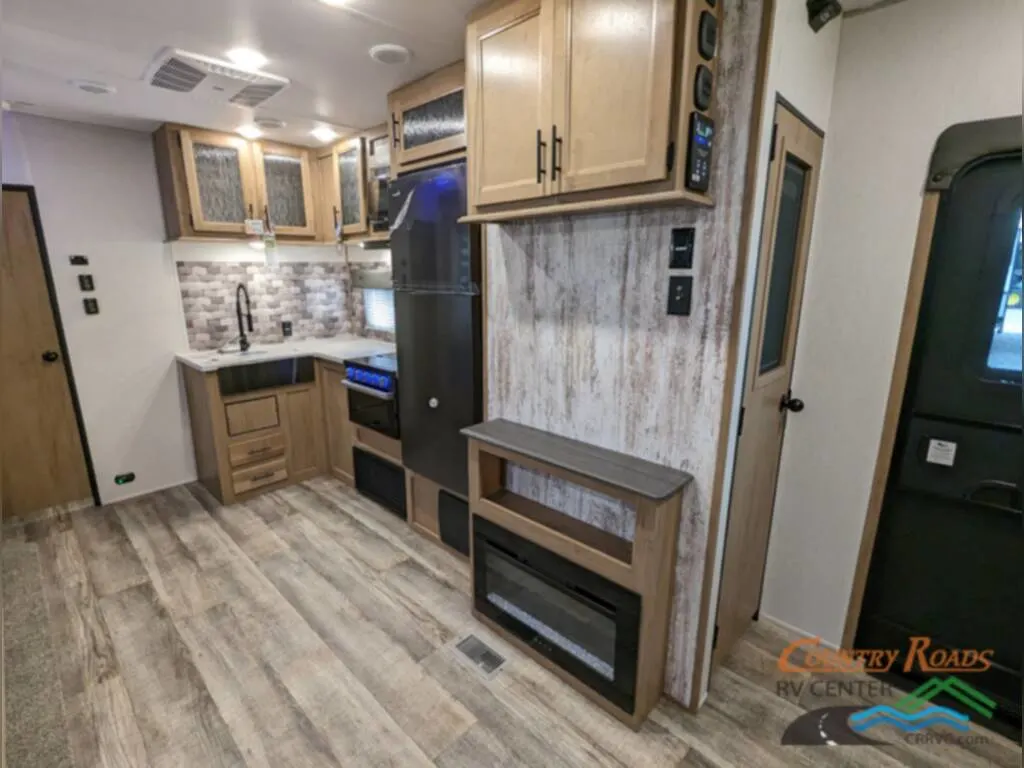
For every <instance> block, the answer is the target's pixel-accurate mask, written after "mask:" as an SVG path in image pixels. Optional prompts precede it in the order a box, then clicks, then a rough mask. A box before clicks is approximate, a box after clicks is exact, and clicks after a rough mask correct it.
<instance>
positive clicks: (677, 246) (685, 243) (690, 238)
mask: <svg viewBox="0 0 1024 768" xmlns="http://www.w3.org/2000/svg"><path fill="white" fill-rule="evenodd" d="M696 239H697V237H696V231H695V230H694V228H693V227H679V228H677V229H673V230H672V256H671V257H670V258H669V262H668V268H669V269H693V249H694V243H695V242H696Z"/></svg>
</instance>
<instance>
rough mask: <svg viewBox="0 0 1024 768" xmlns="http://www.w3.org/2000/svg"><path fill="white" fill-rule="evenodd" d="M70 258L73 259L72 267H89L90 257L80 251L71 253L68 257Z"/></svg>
mask: <svg viewBox="0 0 1024 768" xmlns="http://www.w3.org/2000/svg"><path fill="white" fill-rule="evenodd" d="M68 259H69V260H70V261H71V266H72V267H87V266H89V259H88V257H86V256H83V255H82V254H80V253H73V254H71V256H69V257H68Z"/></svg>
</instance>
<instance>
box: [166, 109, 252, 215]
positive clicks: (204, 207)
mask: <svg viewBox="0 0 1024 768" xmlns="http://www.w3.org/2000/svg"><path fill="white" fill-rule="evenodd" d="M181 150H182V155H183V157H184V161H185V181H186V185H187V187H188V199H189V208H190V211H191V214H192V228H193V229H194V230H195V231H197V232H237V233H244V232H245V220H246V219H247V218H254V217H255V216H256V215H257V214H256V198H257V196H258V195H257V191H256V184H255V178H254V177H255V174H254V172H253V171H254V168H253V159H252V149H251V146H250V144H249V142H247V141H246V140H245V139H242V138H240V137H237V136H231V135H228V134H222V133H211V132H209V131H195V130H191V129H187V130H184V129H183V130H182V131H181Z"/></svg>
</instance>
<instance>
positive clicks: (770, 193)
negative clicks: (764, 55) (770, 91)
mask: <svg viewBox="0 0 1024 768" xmlns="http://www.w3.org/2000/svg"><path fill="white" fill-rule="evenodd" d="M775 123H776V126H777V127H776V135H775V142H776V144H775V155H774V158H773V159H772V161H771V164H770V166H769V174H768V188H767V195H766V197H765V213H764V221H763V225H762V231H761V250H760V254H759V256H758V264H757V284H756V285H757V287H756V289H755V294H754V310H753V315H752V320H751V331H750V344H749V347H748V352H747V361H746V373H745V379H744V393H743V404H742V408H743V411H742V413H743V415H742V418H741V432H740V435H739V440H738V443H737V447H736V464H735V468H734V470H733V485H732V496H731V499H732V501H731V502H730V506H729V520H728V530H727V532H726V539H725V557H724V560H723V563H722V581H721V588H720V591H719V601H718V618H717V628H718V645H717V646H716V648H715V656H714V659H715V662H716V663H717V662H720V661H721V660H722V659H724V658H725V657H726V656H727V655H728V654H729V651H730V650H731V649H732V646H733V644H734V643H735V642H736V641H737V640H738V639H739V638H740V637H741V636H742V635H743V633H744V632H745V631H746V630H747V628H748V627H749V625H750V623H751V621H752V620H753V618H754V616H755V614H756V613H757V611H758V609H759V606H760V604H761V585H762V582H763V579H764V567H765V558H766V557H767V553H768V537H769V533H770V531H771V522H772V509H773V507H774V503H775V486H776V481H777V479H778V470H779V459H780V456H781V453H782V441H783V436H784V433H785V429H786V420H787V418H788V415H789V414H790V413H799V412H800V411H801V410H803V403H802V402H801V401H799V400H797V399H794V398H792V396H791V393H790V381H791V377H792V368H793V356H794V354H795V352H796V340H797V326H798V322H799V317H800V306H801V301H802V298H803V287H804V274H805V271H806V268H807V252H808V248H809V246H810V241H811V227H812V223H813V218H814V201H815V197H816V193H817V187H818V170H819V168H820V167H821V151H822V145H823V141H824V140H823V138H822V136H820V135H819V134H818V133H816V132H815V131H814V130H812V129H811V128H810V127H809V126H808V125H806V124H805V123H803V122H802V121H801V120H800V119H799V118H797V117H796V116H795V115H794V114H793V113H792V112H790V111H789V110H787V109H786V108H785V107H783V106H781V105H780V106H778V107H777V108H776V110H775Z"/></svg>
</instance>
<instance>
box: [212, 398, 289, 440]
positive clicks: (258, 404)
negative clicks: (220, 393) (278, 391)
mask: <svg viewBox="0 0 1024 768" xmlns="http://www.w3.org/2000/svg"><path fill="white" fill-rule="evenodd" d="M224 413H225V415H226V416H227V419H228V434H229V435H231V436H232V437H234V436H236V435H244V434H246V433H247V432H257V431H259V430H261V429H270V428H271V427H276V426H279V425H280V424H281V419H280V417H279V416H278V413H277V398H276V397H260V398H257V399H256V400H244V401H242V402H240V403H231V404H229V405H225V406H224Z"/></svg>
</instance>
